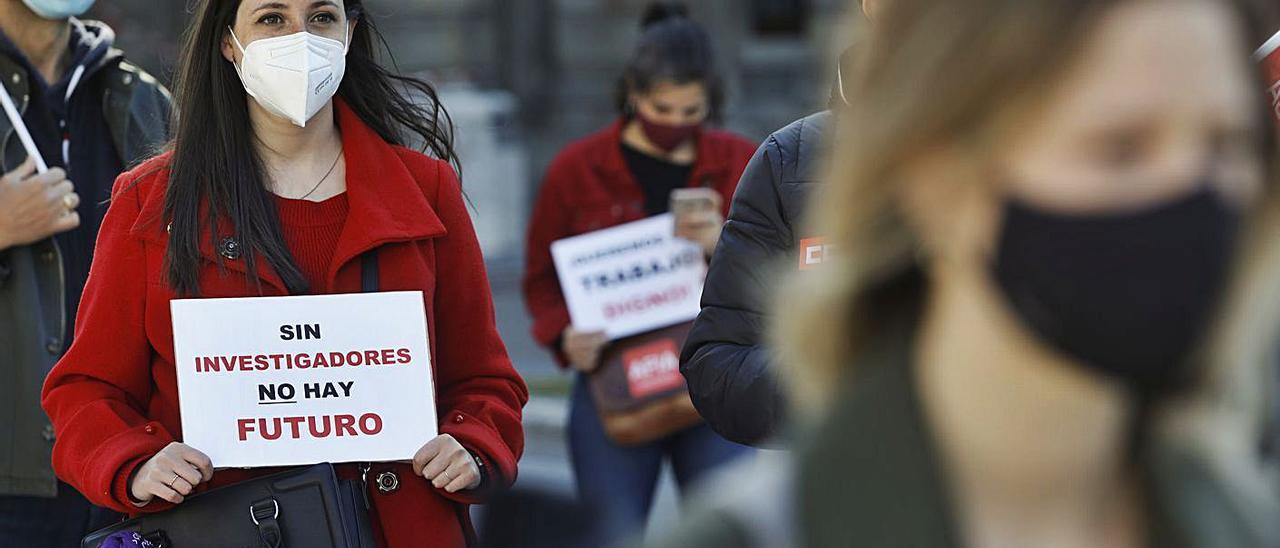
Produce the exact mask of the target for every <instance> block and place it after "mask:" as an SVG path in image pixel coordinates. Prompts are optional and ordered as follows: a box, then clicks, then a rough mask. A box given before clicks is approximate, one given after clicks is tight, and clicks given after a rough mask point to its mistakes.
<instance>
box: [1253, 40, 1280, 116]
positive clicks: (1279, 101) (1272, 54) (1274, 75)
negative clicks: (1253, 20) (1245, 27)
mask: <svg viewBox="0 0 1280 548" xmlns="http://www.w3.org/2000/svg"><path fill="white" fill-rule="evenodd" d="M1253 58H1254V59H1255V60H1257V61H1258V62H1260V63H1262V69H1263V71H1265V74H1266V77H1267V91H1268V92H1269V93H1270V95H1271V107H1272V110H1273V111H1274V112H1275V115H1276V121H1278V122H1280V32H1277V33H1276V34H1275V35H1274V36H1272V37H1271V39H1270V40H1267V43H1265V44H1263V45H1262V47H1260V48H1258V51H1256V52H1254V54H1253Z"/></svg>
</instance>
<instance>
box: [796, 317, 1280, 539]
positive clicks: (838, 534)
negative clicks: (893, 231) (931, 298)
mask: <svg viewBox="0 0 1280 548" xmlns="http://www.w3.org/2000/svg"><path fill="white" fill-rule="evenodd" d="M903 308H904V309H911V311H905V310H904V311H901V312H900V313H899V314H895V315H890V317H886V318H885V321H884V324H883V325H885V329H884V331H882V332H881V334H879V335H877V336H876V337H875V338H874V341H875V342H874V343H873V344H872V345H871V347H870V348H869V349H868V351H867V353H866V354H865V356H863V358H862V359H859V360H858V362H857V363H855V364H854V365H853V366H852V367H851V368H850V371H856V372H857V374H852V375H845V377H846V379H845V382H844V386H843V387H842V389H841V391H840V393H839V396H838V397H837V398H836V400H835V401H836V402H837V403H836V404H835V406H834V407H833V408H832V410H831V412H830V413H829V415H828V417H827V419H826V420H825V422H824V423H823V424H822V425H821V426H820V427H818V428H817V429H816V430H814V431H811V432H808V433H807V434H809V435H808V437H807V439H809V440H811V441H810V442H809V444H808V445H807V446H805V447H803V448H801V450H800V452H799V454H798V455H799V457H798V458H799V472H798V476H797V504H798V508H797V510H798V511H797V516H799V517H798V524H799V527H800V535H801V538H802V539H803V541H804V542H803V544H804V545H806V546H913V547H918V548H950V547H960V546H963V545H964V544H963V540H962V538H961V535H960V534H959V531H960V528H959V524H958V523H957V522H956V521H955V518H956V516H957V513H956V506H954V504H955V501H954V500H953V499H952V498H951V493H950V492H949V490H948V486H947V478H946V474H945V471H944V467H943V465H942V462H941V460H940V456H939V455H940V453H939V452H938V447H937V446H936V444H935V442H934V438H933V436H934V434H933V432H932V431H931V429H930V427H929V424H928V420H927V418H926V415H925V411H924V402H923V401H921V399H920V395H919V393H918V392H917V389H916V386H917V384H916V379H915V368H914V363H915V359H914V353H913V351H912V344H913V342H914V340H915V334H916V332H917V331H916V330H917V325H918V321H919V318H918V314H919V312H918V311H915V310H914V309H913V308H912V307H910V306H904V307H903ZM1010 449H1011V450H1017V448H1010ZM1139 466H1140V468H1141V471H1140V472H1139V473H1140V474H1141V476H1140V477H1141V479H1142V481H1143V483H1144V488H1145V489H1146V493H1145V495H1146V496H1145V498H1146V500H1147V502H1148V508H1147V510H1148V515H1147V534H1148V538H1149V541H1150V544H1151V545H1152V546H1161V547H1170V548H1199V547H1210V546H1212V547H1213V548H1225V547H1230V548H1246V547H1252V546H1274V545H1275V544H1274V543H1273V542H1272V541H1273V540H1274V539H1275V538H1276V537H1275V535H1276V534H1277V529H1278V528H1277V527H1276V526H1275V525H1274V524H1273V523H1263V520H1258V519H1250V518H1255V517H1257V516H1254V515H1248V514H1247V513H1245V512H1242V511H1241V508H1242V507H1243V506H1242V505H1241V500H1240V498H1239V497H1238V496H1235V493H1232V492H1230V491H1229V490H1228V489H1227V488H1226V485H1225V484H1224V483H1223V482H1222V481H1221V479H1220V478H1219V477H1216V476H1214V474H1213V473H1212V472H1213V471H1212V470H1211V467H1210V466H1208V465H1207V464H1206V463H1204V462H1202V461H1200V460H1199V459H1198V458H1197V457H1196V456H1194V455H1191V454H1188V452H1187V450H1186V448H1179V447H1171V446H1168V445H1167V444H1163V443H1160V442H1153V443H1150V444H1148V445H1147V446H1146V447H1144V448H1143V450H1142V451H1141V457H1140V460H1139ZM849 493H857V496H855V497H851V496H849ZM1264 502H1267V503H1268V507H1267V508H1268V510H1269V509H1270V508H1271V503H1272V501H1264ZM1259 515H1274V511H1272V512H1271V513H1268V512H1266V511H1264V512H1259ZM1264 539H1270V540H1264Z"/></svg>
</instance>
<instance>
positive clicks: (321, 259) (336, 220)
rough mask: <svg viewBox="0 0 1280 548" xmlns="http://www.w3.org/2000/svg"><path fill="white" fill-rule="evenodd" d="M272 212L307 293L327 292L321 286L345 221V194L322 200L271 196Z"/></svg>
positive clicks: (327, 290)
mask: <svg viewBox="0 0 1280 548" xmlns="http://www.w3.org/2000/svg"><path fill="white" fill-rule="evenodd" d="M275 199H276V200H275V201H276V211H278V212H279V214H280V225H281V228H283V230H284V241H285V245H287V246H289V252H290V253H292V254H293V260H295V261H297V262H298V268H300V269H302V274H303V276H306V278H307V282H308V284H309V286H310V288H311V290H310V293H311V294H316V295H318V294H324V293H329V292H331V289H330V288H329V287H327V286H326V285H325V280H326V279H328V274H329V266H330V263H331V262H333V250H334V249H335V248H337V247H338V236H340V235H341V234H342V226H343V225H345V224H346V223H347V195H346V194H345V193H343V194H339V195H337V196H334V197H332V198H329V199H328V200H325V201H323V202H311V201H307V200H291V199H289V198H282V197H280V196H276V197H275Z"/></svg>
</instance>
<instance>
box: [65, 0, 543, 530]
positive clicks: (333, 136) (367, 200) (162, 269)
mask: <svg viewBox="0 0 1280 548" xmlns="http://www.w3.org/2000/svg"><path fill="white" fill-rule="evenodd" d="M362 8H363V2H362V1H360V0H346V2H345V3H344V2H342V1H341V0H338V1H336V2H312V1H311V0H202V1H201V2H200V3H199V4H198V5H197V6H196V8H195V12H194V13H195V17H194V19H193V23H192V28H191V29H190V31H189V33H188V37H187V44H186V47H185V49H184V58H183V61H182V64H181V67H180V70H179V72H178V75H177V76H178V87H177V91H178V93H177V101H176V103H177V105H176V106H177V109H178V110H177V117H176V124H177V127H176V131H175V140H174V143H173V145H172V151H171V152H168V153H166V154H164V155H161V156H159V157H157V158H155V159H153V160H151V161H149V162H147V163H145V164H143V165H142V166H141V167H139V168H138V169H136V170H134V171H132V172H130V173H127V174H125V175H123V176H121V177H120V179H119V180H118V181H117V182H116V188H115V190H114V192H113V199H112V203H111V206H110V209H109V211H108V213H107V215H106V219H105V220H104V221H103V225H102V234H101V236H100V238H99V240H98V248H97V253H96V257H95V259H94V263H93V267H92V273H91V275H90V279H89V282H88V285H87V287H86V289H85V293H84V300H83V305H82V306H81V309H80V316H79V321H78V322H77V331H76V334H75V335H76V336H75V342H74V343H73V345H72V346H71V348H70V350H69V351H68V353H67V355H66V356H65V357H64V358H63V359H62V361H61V362H59V363H58V365H57V366H56V367H55V368H54V370H53V372H52V373H51V375H50V376H49V379H48V381H47V382H46V385H45V391H44V406H45V409H46V410H47V411H48V413H49V416H50V417H51V418H52V419H53V423H54V425H55V429H56V432H57V442H56V443H55V445H54V454H53V464H54V468H55V470H56V471H57V473H58V475H59V476H60V477H61V478H62V479H64V480H66V481H67V482H68V483H70V484H72V485H74V486H75V487H76V488H77V489H79V490H80V491H81V492H83V493H84V494H85V495H86V496H87V497H88V498H89V499H90V500H91V501H93V502H95V503H97V504H100V505H103V506H106V507H109V508H113V509H116V510H119V511H124V512H130V513H133V514H137V513H141V512H156V511H160V510H164V509H168V508H171V507H173V505H175V504H181V503H182V502H183V500H184V498H185V497H188V496H190V495H191V494H193V493H197V492H200V491H203V490H205V489H208V488H211V487H216V486H220V485H226V484H230V483H234V482H237V481H241V480H244V479H248V478H250V477H254V476H258V475H262V474H265V473H268V472H270V471H269V470H262V469H256V470H219V471H217V472H216V473H215V472H214V470H213V468H212V466H213V465H214V464H216V463H211V462H210V461H209V458H208V457H207V456H205V455H204V454H203V453H202V452H200V450H199V449H200V448H198V447H189V446H186V445H184V444H183V443H181V442H180V440H182V429H181V422H180V416H179V406H178V394H177V385H176V380H175V368H174V363H173V360H174V350H173V332H172V324H171V319H170V313H169V302H170V300H172V299H174V298H179V297H184V298H190V297H201V298H208V297H246V296H279V295H299V294H328V293H352V292H357V291H359V290H360V289H361V284H360V274H361V268H360V262H361V261H360V260H359V259H360V257H361V256H362V255H364V254H365V253H366V252H369V251H372V250H375V249H376V250H377V253H376V259H377V261H378V262H379V271H380V279H379V288H380V289H381V290H383V291H406V290H412V291H421V292H422V294H423V298H424V301H425V303H424V304H425V310H426V314H427V325H428V332H429V333H428V335H429V341H430V343H431V354H432V360H431V361H432V364H433V366H434V373H435V387H436V397H437V401H436V405H437V412H438V416H439V420H440V424H439V425H438V427H439V431H440V432H441V434H440V435H439V436H438V437H436V438H434V439H431V440H422V443H423V446H422V449H421V450H420V451H418V453H417V455H416V456H415V457H414V459H413V461H412V462H409V463H378V464H373V465H372V469H371V470H369V471H368V475H367V477H369V478H377V477H379V476H383V477H384V478H385V479H387V480H388V481H386V482H385V483H384V482H383V481H379V482H377V483H378V485H377V486H367V494H368V497H369V500H370V502H371V510H370V512H371V514H372V516H371V517H372V520H371V521H372V522H373V526H374V529H375V536H377V537H378V538H379V541H380V543H381V544H382V545H384V546H390V547H409V546H415V547H416V546H450V547H451V546H460V545H462V544H464V543H465V541H466V538H467V537H468V536H469V535H470V525H469V522H468V519H467V505H468V504H471V503H475V502H478V501H480V500H481V497H482V495H483V494H485V493H488V492H490V491H491V490H494V489H499V488H502V487H504V486H507V485H509V484H510V483H511V482H513V481H514V480H515V475H516V461H517V460H518V458H519V457H520V454H521V451H522V447H523V432H522V428H521V419H520V417H521V408H522V407H523V405H524V403H525V401H526V399H527V397H528V394H527V391H526V389H525V386H524V383H523V382H522V381H521V379H520V377H519V376H518V375H517V374H516V372H515V370H514V369H513V368H512V366H511V363H510V361H509V359H508V357H507V354H506V350H505V348H504V347H503V344H502V341H501V340H500V339H499V338H498V333H497V330H496V328H495V325H494V316H493V307H492V300H491V297H490V293H489V288H488V283H487V281H486V277H485V270H484V262H483V260H482V258H481V255H480V249H479V246H478V244H477V242H476V237H475V233H474V231H473V229H472V226H471V223H470V220H469V218H468V216H467V211H466V208H465V206H464V203H463V199H462V192H461V188H460V186H459V183H458V179H457V177H456V176H455V174H454V170H453V168H452V167H451V166H450V165H449V164H448V163H446V162H445V161H441V160H435V159H431V158H429V157H427V156H425V155H423V154H421V153H418V152H415V151H411V150H409V149H406V148H403V147H401V146H399V145H400V144H401V143H404V142H405V141H406V140H408V139H409V138H410V137H413V138H415V139H418V138H420V139H423V140H424V141H425V143H426V145H427V147H429V148H430V149H431V151H432V152H433V154H434V155H435V156H437V157H439V158H445V159H452V160H456V155H455V154H454V152H453V147H452V143H451V140H450V135H451V127H450V123H449V121H448V117H447V115H446V114H445V113H444V111H443V110H442V109H440V108H439V107H440V104H439V101H438V100H437V99H436V96H435V94H434V92H433V90H432V89H431V87H430V86H428V85H427V84H426V83H423V82H419V81H416V80H409V79H404V78H401V77H398V76H395V75H392V74H390V73H389V72H387V71H385V70H384V69H382V68H381V67H379V66H378V65H377V63H376V62H375V61H374V60H373V43H374V38H375V36H376V30H375V29H374V28H373V24H372V23H373V22H372V21H371V20H369V19H367V18H362V17H361V15H362V14H363V10H362ZM299 44H301V45H302V46H303V47H298V46H299ZM299 55H300V56H301V57H299ZM308 55H309V56H310V57H307V56H308ZM317 57H319V58H321V59H322V60H323V61H324V62H323V63H318V62H317ZM267 60H269V61H270V63H267V62H265V61H267ZM294 61H296V62H299V63H306V66H309V67H310V69H311V70H310V71H309V73H308V72H307V71H303V72H302V73H301V74H304V76H303V77H301V78H299V77H297V76H296V75H297V74H298V72H295V71H292V70H288V66H287V65H289V63H291V62H294ZM238 74H239V76H238ZM401 84H407V85H408V86H409V87H410V88H412V90H413V91H415V92H417V93H420V94H422V95H425V96H426V97H427V98H428V99H429V100H430V102H431V105H430V107H428V108H425V109H424V108H420V107H416V106H414V103H413V102H411V101H410V100H409V98H407V97H405V96H403V95H401V92H400V91H399V90H400V89H401V88H400V87H399V86H400V85H401ZM335 95H336V98H335ZM403 129H407V130H409V131H410V132H412V133H413V134H415V135H412V136H411V135H408V134H406V133H404V132H403V131H402V130H403ZM423 397H424V398H426V397H430V394H423ZM337 470H338V474H339V476H340V477H344V478H359V477H360V471H359V470H358V469H357V466H356V465H353V464H347V465H339V466H337ZM391 476H395V479H396V480H398V482H397V483H398V486H397V487H396V488H395V489H388V488H382V487H387V486H389V485H390V484H391V483H393V482H391V481H389V480H390V479H391ZM415 476H419V477H415Z"/></svg>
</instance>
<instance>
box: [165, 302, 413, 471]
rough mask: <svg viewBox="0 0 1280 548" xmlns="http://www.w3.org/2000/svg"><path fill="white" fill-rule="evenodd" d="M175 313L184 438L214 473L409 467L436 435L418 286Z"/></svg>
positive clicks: (184, 305) (198, 306) (183, 305)
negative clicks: (350, 465)
mask: <svg viewBox="0 0 1280 548" xmlns="http://www.w3.org/2000/svg"><path fill="white" fill-rule="evenodd" d="M170 306H171V309H172V311H173V342H174V355H175V359H176V366H177V373H178V401H179V405H180V407H181V411H182V438H183V439H182V441H183V442H184V443H186V444H187V445H190V446H192V447H194V448H196V449H199V450H201V451H204V452H205V453H206V454H208V455H209V458H210V459H212V460H213V464H214V466H216V467H218V468H229V467H258V466H284V465H300V464H315V463H319V462H357V461H359V462H365V461H367V462H382V461H396V460H408V459H410V458H412V457H413V454H414V452H416V451H417V450H418V448H420V447H422V444H424V443H426V442H428V441H430V440H431V439H432V438H434V437H435V435H436V408H435V396H434V387H433V386H432V375H431V362H430V359H431V358H430V354H429V353H428V350H427V349H428V346H427V325H426V314H425V311H424V307H423V302H422V292H420V291H404V292H387V293H359V294H351V295H322V296H304V297H256V298H239V299H185V300H174V301H172V302H171V305H170Z"/></svg>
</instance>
